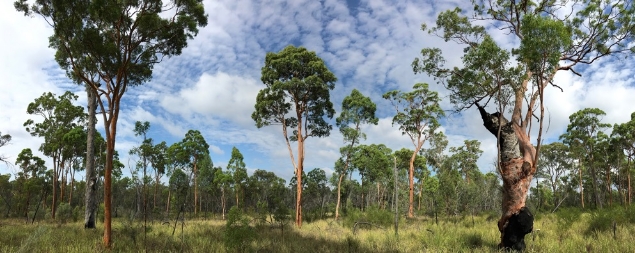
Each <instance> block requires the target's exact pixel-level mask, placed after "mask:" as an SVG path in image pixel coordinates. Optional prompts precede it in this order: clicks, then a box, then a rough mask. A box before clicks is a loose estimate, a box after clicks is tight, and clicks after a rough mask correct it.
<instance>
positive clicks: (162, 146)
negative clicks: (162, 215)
mask: <svg viewBox="0 0 635 253" xmlns="http://www.w3.org/2000/svg"><path fill="white" fill-rule="evenodd" d="M167 152H168V145H167V144H166V143H165V141H162V142H161V143H159V144H157V145H154V146H153V147H152V156H151V157H150V163H151V164H152V169H154V197H153V201H152V208H156V207H157V193H158V191H159V184H160V180H161V176H162V175H163V174H165V167H166V164H167V163H168V158H167Z"/></svg>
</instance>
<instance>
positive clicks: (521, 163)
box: [476, 104, 536, 249]
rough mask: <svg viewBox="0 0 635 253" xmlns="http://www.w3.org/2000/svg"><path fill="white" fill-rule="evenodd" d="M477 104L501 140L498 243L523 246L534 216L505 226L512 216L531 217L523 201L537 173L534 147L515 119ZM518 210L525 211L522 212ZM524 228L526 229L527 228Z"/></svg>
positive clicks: (515, 220) (499, 140)
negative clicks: (501, 187) (500, 200)
mask: <svg viewBox="0 0 635 253" xmlns="http://www.w3.org/2000/svg"><path fill="white" fill-rule="evenodd" d="M476 106H477V107H478V110H479V112H480V114H481V118H482V119H483V125H484V126H485V128H487V130H489V131H490V133H492V134H493V135H494V136H496V137H497V138H498V142H499V144H500V145H499V147H500V150H499V151H500V155H501V160H500V168H501V177H502V179H503V199H502V206H501V209H502V210H501V211H502V215H501V218H500V220H499V221H498V229H499V231H500V232H501V243H500V244H499V247H501V248H507V249H524V236H525V234H527V233H529V232H531V229H530V228H531V227H533V218H531V219H522V222H530V223H531V224H524V223H523V224H520V225H517V226H516V225H514V226H513V227H510V228H508V226H509V225H510V224H516V223H517V222H519V221H518V219H517V218H514V219H512V220H511V221H510V219H511V218H512V217H521V216H523V217H524V216H527V215H528V216H530V217H531V213H530V212H529V209H528V208H526V207H525V201H526V200H527V192H528V190H529V187H530V184H531V180H532V178H533V175H534V174H535V173H536V166H535V164H534V161H535V159H534V158H535V156H536V149H535V148H534V147H533V145H532V144H531V142H530V140H529V136H527V134H526V133H525V132H524V131H523V128H521V126H519V125H518V124H517V123H515V121H511V122H510V121H508V120H507V119H505V117H503V116H502V115H500V113H499V112H495V113H492V114H489V113H487V112H486V111H485V109H484V108H483V107H481V106H480V105H478V104H476ZM499 120H500V122H499ZM499 129H500V133H499ZM499 134H500V135H499ZM521 210H524V211H523V212H522V213H521ZM522 222H521V223H522ZM527 228H529V229H528V230H527Z"/></svg>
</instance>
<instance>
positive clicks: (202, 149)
mask: <svg viewBox="0 0 635 253" xmlns="http://www.w3.org/2000/svg"><path fill="white" fill-rule="evenodd" d="M172 155H173V156H174V157H173V159H174V160H175V162H176V163H177V164H180V165H182V166H188V167H190V170H191V172H192V177H193V178H194V214H196V211H197V207H198V181H197V180H198V179H197V174H198V170H197V169H198V168H197V165H198V163H199V161H200V160H201V159H203V158H204V157H205V156H209V144H207V141H205V137H203V135H202V134H201V132H199V131H198V130H189V131H187V133H185V137H184V138H183V140H182V141H181V142H178V143H175V144H174V148H173V152H172Z"/></svg>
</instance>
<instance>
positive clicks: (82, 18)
mask: <svg viewBox="0 0 635 253" xmlns="http://www.w3.org/2000/svg"><path fill="white" fill-rule="evenodd" d="M14 5H15V8H16V9H17V10H18V11H19V12H23V13H24V14H25V15H33V14H36V15H39V16H41V17H42V18H44V19H45V20H46V21H47V23H48V24H49V25H50V26H51V27H52V28H53V31H54V34H53V35H52V36H51V37H50V38H49V41H50V46H51V47H52V48H54V49H55V50H57V52H56V54H55V59H56V61H57V62H58V64H59V65H60V66H61V67H62V68H63V69H64V70H66V73H67V75H68V76H69V77H70V78H71V79H73V80H74V81H75V82H76V83H78V84H80V83H83V84H84V85H87V86H89V87H90V88H91V89H92V90H91V92H92V93H93V94H94V95H96V97H99V98H98V99H97V102H98V104H99V107H100V108H101V111H102V117H103V122H104V131H105V134H106V140H107V149H106V152H107V154H108V155H107V156H106V173H105V177H104V185H105V187H104V206H105V214H104V216H105V222H104V227H105V229H104V244H105V245H106V246H107V247H110V244H111V238H110V237H111V194H110V192H111V174H112V168H113V165H112V162H113V155H114V151H115V140H116V138H115V137H116V133H117V120H118V119H119V109H120V108H121V98H122V97H123V95H124V93H125V92H126V91H127V90H129V89H128V88H129V87H133V86H137V85H140V84H143V83H144V82H147V81H148V80H150V78H151V77H152V69H153V66H154V64H156V63H158V62H161V60H162V59H163V58H164V57H170V56H173V55H179V54H181V51H182V49H183V48H184V47H186V46H187V40H188V39H191V38H193V37H194V36H195V35H196V34H197V33H198V28H199V27H202V26H205V25H207V15H206V14H205V10H204V8H203V3H202V2H201V1H198V0H183V1H170V2H168V3H165V4H164V3H163V1H160V0H140V1H105V2H104V1H35V2H34V3H32V4H31V3H29V2H28V1H27V0H18V1H16V2H15V4H14Z"/></svg>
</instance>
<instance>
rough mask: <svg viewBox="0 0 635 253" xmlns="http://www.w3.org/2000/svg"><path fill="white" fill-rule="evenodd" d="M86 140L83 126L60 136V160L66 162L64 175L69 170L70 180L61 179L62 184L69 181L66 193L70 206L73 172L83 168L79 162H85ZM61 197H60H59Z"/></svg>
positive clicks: (73, 182) (73, 183)
mask: <svg viewBox="0 0 635 253" xmlns="http://www.w3.org/2000/svg"><path fill="white" fill-rule="evenodd" d="M86 140H87V132H86V129H85V128H84V126H76V127H75V128H73V129H71V130H70V131H68V132H67V133H66V134H64V136H63V137H62V143H63V147H62V160H63V161H68V162H66V164H67V168H66V175H68V173H69V172H70V174H71V177H70V180H63V182H64V183H63V184H62V186H64V185H65V182H66V181H70V184H71V185H70V189H69V195H68V205H69V206H71V207H72V205H71V204H72V199H73V189H74V186H75V173H76V172H77V171H78V170H79V171H81V170H83V168H82V166H81V164H82V162H85V158H86ZM65 177H66V176H65ZM61 192H62V194H63V193H64V187H62V188H61ZM60 199H61V198H60Z"/></svg>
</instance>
